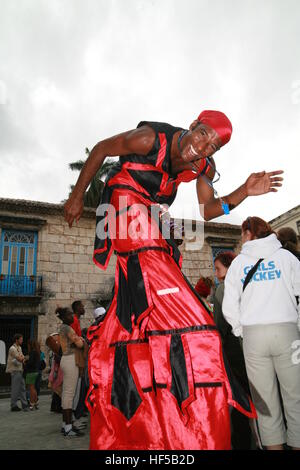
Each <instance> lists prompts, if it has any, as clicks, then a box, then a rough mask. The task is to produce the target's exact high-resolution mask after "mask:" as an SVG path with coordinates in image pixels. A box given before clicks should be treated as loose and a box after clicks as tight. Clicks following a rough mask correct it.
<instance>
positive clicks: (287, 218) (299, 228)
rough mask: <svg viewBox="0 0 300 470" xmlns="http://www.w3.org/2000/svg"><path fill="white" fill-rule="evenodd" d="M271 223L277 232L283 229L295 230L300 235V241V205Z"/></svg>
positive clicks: (299, 237)
mask: <svg viewBox="0 0 300 470" xmlns="http://www.w3.org/2000/svg"><path fill="white" fill-rule="evenodd" d="M269 223H270V225H271V227H272V228H273V229H274V230H275V231H276V230H279V229H280V228H283V227H290V228H292V229H294V230H295V232H296V233H297V235H298V239H300V205H298V206H296V207H293V208H292V209H290V210H289V211H287V212H284V213H283V214H281V215H279V216H278V217H275V219H272V220H270V222H269Z"/></svg>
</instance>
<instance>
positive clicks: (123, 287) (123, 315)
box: [117, 267, 132, 333]
mask: <svg viewBox="0 0 300 470" xmlns="http://www.w3.org/2000/svg"><path fill="white" fill-rule="evenodd" d="M131 314H132V306H131V298H130V294H129V290H128V285H127V281H126V278H125V275H124V273H123V271H122V269H121V267H120V270H119V288H118V298H117V317H118V319H119V320H120V323H121V325H122V326H123V327H124V328H125V329H126V330H127V331H129V333H131V331H132V326H131Z"/></svg>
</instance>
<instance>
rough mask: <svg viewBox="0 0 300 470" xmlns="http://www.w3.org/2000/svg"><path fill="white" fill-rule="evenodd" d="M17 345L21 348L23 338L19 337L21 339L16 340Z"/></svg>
mask: <svg viewBox="0 0 300 470" xmlns="http://www.w3.org/2000/svg"><path fill="white" fill-rule="evenodd" d="M17 344H18V345H19V346H22V344H23V336H21V338H19V339H17Z"/></svg>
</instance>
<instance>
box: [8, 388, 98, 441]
mask: <svg viewBox="0 0 300 470" xmlns="http://www.w3.org/2000/svg"><path fill="white" fill-rule="evenodd" d="M39 400H40V407H39V410H35V411H28V412H24V411H19V412H11V411H10V399H9V398H1V399H0V422H1V426H0V450H88V448H89V423H88V427H87V428H86V429H84V430H83V432H84V433H85V435H84V436H83V437H76V438H67V437H64V436H63V435H62V434H61V432H60V429H61V422H62V415H61V414H57V413H51V411H50V404H51V395H41V396H40V398H39Z"/></svg>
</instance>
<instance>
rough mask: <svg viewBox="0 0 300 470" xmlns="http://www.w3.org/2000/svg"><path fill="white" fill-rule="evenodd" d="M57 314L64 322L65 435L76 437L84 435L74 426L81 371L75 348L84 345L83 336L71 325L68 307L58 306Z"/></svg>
mask: <svg viewBox="0 0 300 470" xmlns="http://www.w3.org/2000/svg"><path fill="white" fill-rule="evenodd" d="M55 312H56V315H57V316H58V318H59V319H60V320H61V321H62V322H63V324H62V325H61V327H60V330H59V339H60V346H61V349H62V358H61V361H60V367H61V369H62V372H63V376H64V377H63V388H62V408H63V426H62V431H63V433H64V435H65V436H68V437H76V436H80V435H83V434H82V433H81V432H80V431H79V430H78V429H76V427H74V426H73V427H72V405H73V398H74V395H75V390H76V385H77V381H78V376H79V371H78V367H77V366H76V363H75V349H76V348H79V349H82V348H83V347H84V340H83V338H81V337H79V336H78V335H77V334H76V333H75V331H74V330H73V328H71V325H72V323H73V313H72V312H71V310H69V309H68V308H57V309H56V311H55Z"/></svg>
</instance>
